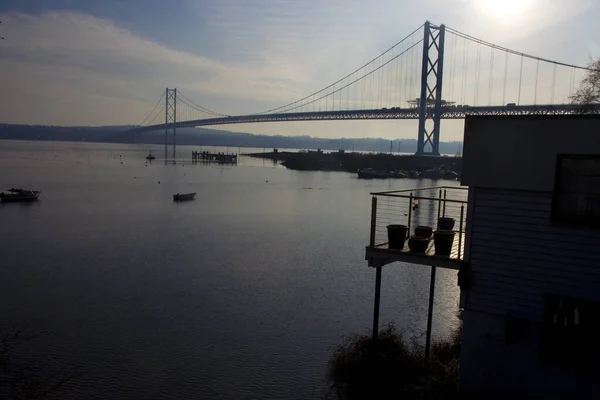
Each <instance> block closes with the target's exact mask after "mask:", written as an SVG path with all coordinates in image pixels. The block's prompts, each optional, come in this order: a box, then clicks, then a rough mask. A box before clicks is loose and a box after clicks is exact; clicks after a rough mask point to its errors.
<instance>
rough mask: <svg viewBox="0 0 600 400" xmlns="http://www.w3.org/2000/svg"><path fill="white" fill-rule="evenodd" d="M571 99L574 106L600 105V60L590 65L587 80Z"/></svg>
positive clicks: (585, 79)
mask: <svg viewBox="0 0 600 400" xmlns="http://www.w3.org/2000/svg"><path fill="white" fill-rule="evenodd" d="M569 98H570V99H571V103H573V104H593V103H600V59H597V60H594V61H592V62H590V63H589V65H588V71H587V74H586V76H585V78H583V80H582V81H581V82H580V83H579V87H578V88H577V90H576V91H575V93H574V94H573V95H572V96H570V97H569Z"/></svg>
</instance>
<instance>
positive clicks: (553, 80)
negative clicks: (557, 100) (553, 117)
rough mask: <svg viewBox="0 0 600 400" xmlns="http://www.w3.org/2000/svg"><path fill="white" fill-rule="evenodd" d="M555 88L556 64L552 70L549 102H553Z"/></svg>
mask: <svg viewBox="0 0 600 400" xmlns="http://www.w3.org/2000/svg"><path fill="white" fill-rule="evenodd" d="M555 89H556V64H554V65H553V70H552V89H551V90H550V104H554V90H555Z"/></svg>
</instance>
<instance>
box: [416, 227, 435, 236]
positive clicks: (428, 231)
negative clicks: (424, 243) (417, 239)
mask: <svg viewBox="0 0 600 400" xmlns="http://www.w3.org/2000/svg"><path fill="white" fill-rule="evenodd" d="M432 234H433V228H432V227H430V226H417V227H416V228H415V236H421V237H424V238H427V239H431V235H432Z"/></svg>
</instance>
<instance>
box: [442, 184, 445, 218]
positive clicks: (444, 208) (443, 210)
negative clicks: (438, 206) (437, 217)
mask: <svg viewBox="0 0 600 400" xmlns="http://www.w3.org/2000/svg"><path fill="white" fill-rule="evenodd" d="M442 216H443V217H445V216H446V189H444V207H443V214H442Z"/></svg>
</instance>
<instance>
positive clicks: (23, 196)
mask: <svg viewBox="0 0 600 400" xmlns="http://www.w3.org/2000/svg"><path fill="white" fill-rule="evenodd" d="M7 192H8V193H4V192H2V193H0V201H2V202H3V203H4V202H9V201H33V200H37V199H38V197H40V194H42V192H40V191H39V190H28V189H15V188H12V189H9V190H7Z"/></svg>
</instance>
